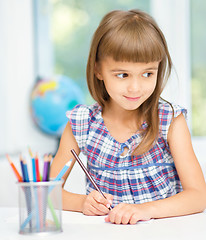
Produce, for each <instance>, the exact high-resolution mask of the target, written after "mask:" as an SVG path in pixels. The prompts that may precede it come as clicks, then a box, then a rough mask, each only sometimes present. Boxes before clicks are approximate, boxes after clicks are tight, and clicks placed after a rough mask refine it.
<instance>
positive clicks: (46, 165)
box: [42, 154, 49, 182]
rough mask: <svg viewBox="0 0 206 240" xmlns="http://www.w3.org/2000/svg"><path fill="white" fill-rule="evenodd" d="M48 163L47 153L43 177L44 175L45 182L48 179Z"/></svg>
mask: <svg viewBox="0 0 206 240" xmlns="http://www.w3.org/2000/svg"><path fill="white" fill-rule="evenodd" d="M48 165H49V159H48V155H47V154H45V155H44V168H43V177H42V181H43V182H45V181H47V172H48Z"/></svg>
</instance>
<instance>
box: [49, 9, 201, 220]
mask: <svg viewBox="0 0 206 240" xmlns="http://www.w3.org/2000/svg"><path fill="white" fill-rule="evenodd" d="M171 68H172V62H171V58H170V55H169V52H168V48H167V44H166V41H165V38H164V35H163V34H162V32H161V30H160V29H159V27H158V26H157V24H156V22H155V21H154V19H153V18H152V17H151V16H149V15H148V14H146V13H144V12H141V11H139V10H131V11H112V12H110V13H108V14H107V15H106V16H105V17H104V18H103V19H102V21H101V23H100V25H99V27H98V28H97V30H96V32H95V34H94V36H93V40H92V44H91V49H90V54H89V58H88V64H87V83H88V87H89V90H90V93H91V95H92V97H93V98H94V99H95V101H96V103H95V104H93V105H91V106H86V105H77V106H76V107H75V108H74V109H73V110H72V111H70V112H68V113H67V117H68V119H69V121H68V124H67V126H66V128H65V130H64V132H63V135H62V138H61V141H60V146H59V150H58V152H57V154H56V156H55V158H54V161H53V163H52V168H51V176H52V177H55V176H56V175H57V173H58V172H59V171H60V169H61V168H62V167H63V165H64V164H65V163H66V162H67V161H68V159H70V158H72V154H71V152H70V150H71V149H75V151H76V152H77V153H78V154H79V153H80V151H81V152H82V153H83V154H84V155H86V156H87V164H88V169H89V171H90V173H91V174H92V175H93V177H94V179H95V181H96V183H97V185H98V186H99V188H100V189H101V190H102V191H103V192H104V193H105V196H106V199H104V198H103V197H102V196H101V195H100V194H99V193H98V192H97V191H95V190H94V188H93V186H92V185H91V183H90V182H89V181H87V186H86V189H87V195H81V194H74V193H70V192H67V191H65V190H63V208H64V209H65V210H71V211H80V212H83V213H84V214H86V215H106V214H108V216H107V217H106V218H105V221H106V222H112V223H116V224H120V223H121V224H128V223H130V224H135V223H136V222H138V221H139V220H149V219H151V218H163V217H170V216H179V215H186V214H191V213H196V212H201V211H203V210H204V209H205V208H206V184H205V181H204V176H203V174H202V171H201V168H200V166H199V164H198V161H197V159H196V157H195V154H194V152H193V148H192V145H191V139H190V133H189V130H188V127H187V124H186V121H185V115H186V110H185V109H184V108H181V107H180V106H177V105H172V104H170V103H169V102H167V101H165V100H163V99H161V98H160V94H161V92H162V90H163V88H164V86H165V83H166V81H167V79H168V77H169V75H170V73H171ZM74 162H75V160H73V164H74ZM73 164H72V165H73ZM71 169H72V166H71V168H70V170H69V172H70V171H71ZM69 172H68V173H67V174H66V176H64V180H66V178H67V177H68V174H69ZM110 205H113V207H114V208H113V209H112V210H111V211H109V209H108V207H109V206H110Z"/></svg>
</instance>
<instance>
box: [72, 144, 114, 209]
mask: <svg viewBox="0 0 206 240" xmlns="http://www.w3.org/2000/svg"><path fill="white" fill-rule="evenodd" d="M71 152H72V154H73V156H74V157H75V159H76V160H77V162H78V163H79V165H80V167H81V168H82V170H83V171H84V172H85V174H86V176H87V177H88V179H89V180H90V182H91V183H92V185H93V186H94V187H95V189H96V190H97V191H98V192H99V193H100V194H101V195H102V196H103V197H104V198H105V199H107V198H106V197H105V195H104V194H103V192H102V191H101V190H100V189H99V187H98V186H97V184H96V182H95V181H94V179H93V178H92V176H91V175H90V174H89V172H88V171H87V169H86V167H85V166H84V164H83V163H82V161H81V159H80V158H79V157H78V156H77V154H76V152H75V150H74V149H72V150H71ZM109 210H112V207H111V206H110V207H109Z"/></svg>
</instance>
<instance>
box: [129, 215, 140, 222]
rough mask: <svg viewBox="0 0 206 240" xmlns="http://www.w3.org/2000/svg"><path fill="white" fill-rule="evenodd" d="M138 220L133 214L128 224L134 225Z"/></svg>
mask: <svg viewBox="0 0 206 240" xmlns="http://www.w3.org/2000/svg"><path fill="white" fill-rule="evenodd" d="M139 220H140V219H139V217H138V215H137V214H135V213H134V214H133V215H132V216H131V218H130V221H129V223H130V224H132V225H134V224H136V223H137V222H138V221H139Z"/></svg>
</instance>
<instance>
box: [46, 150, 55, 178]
mask: <svg viewBox="0 0 206 240" xmlns="http://www.w3.org/2000/svg"><path fill="white" fill-rule="evenodd" d="M52 158H53V157H52V154H51V153H50V154H49V156H48V161H49V163H48V170H47V176H46V179H47V181H49V178H50V166H51V162H52Z"/></svg>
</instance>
